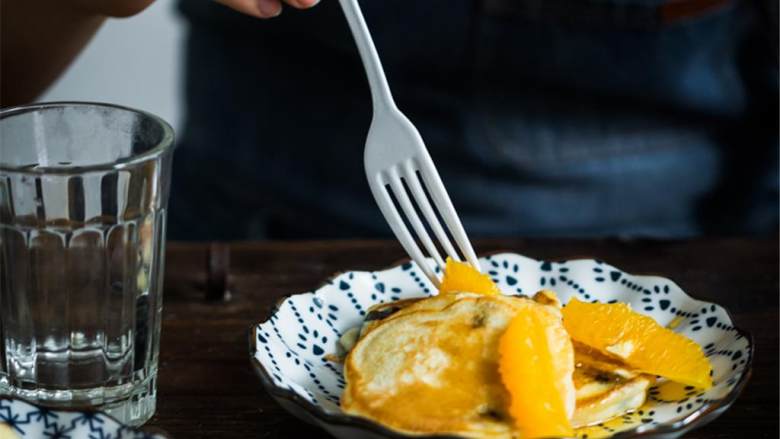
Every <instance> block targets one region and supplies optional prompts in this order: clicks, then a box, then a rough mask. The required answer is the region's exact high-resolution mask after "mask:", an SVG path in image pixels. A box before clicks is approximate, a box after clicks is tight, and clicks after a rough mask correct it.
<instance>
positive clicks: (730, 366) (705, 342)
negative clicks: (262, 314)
mask: <svg viewBox="0 0 780 439" xmlns="http://www.w3.org/2000/svg"><path fill="white" fill-rule="evenodd" d="M431 263H432V262H431ZM480 264H481V266H482V270H483V272H485V273H488V274H489V275H490V276H491V277H492V278H493V280H494V281H495V282H496V283H497V284H498V286H499V287H500V288H501V290H502V291H503V292H504V293H505V294H524V295H533V293H535V292H536V291H538V290H540V289H543V288H549V289H552V290H554V291H555V292H556V293H557V294H558V296H559V297H560V299H561V301H562V302H563V303H567V302H568V301H569V299H571V298H573V297H576V298H577V299H579V300H582V301H588V302H594V301H597V302H618V301H619V302H626V303H629V304H631V307H632V309H634V310H635V311H638V312H640V313H642V314H645V315H648V316H650V317H652V318H653V319H655V320H656V321H657V322H658V323H660V324H661V325H664V326H667V327H670V328H673V330H674V331H675V332H678V333H681V334H683V335H685V336H686V337H689V338H691V339H693V340H695V341H696V342H697V343H699V344H700V345H701V346H702V348H703V349H704V352H705V355H706V356H707V357H708V358H709V360H710V362H711V363H712V366H713V382H714V385H713V387H712V388H711V389H709V390H707V391H699V390H697V389H694V388H691V387H685V386H682V385H679V384H676V383H671V382H666V381H664V380H659V381H658V382H657V383H656V384H655V385H654V386H652V387H651V388H650V390H649V393H648V401H647V403H646V404H645V406H643V407H642V408H641V409H640V410H638V411H636V412H634V413H631V414H627V415H625V416H622V417H619V418H616V419H613V420H610V421H609V422H606V423H603V424H599V425H595V426H591V427H587V428H584V429H580V430H577V436H578V437H583V438H584V437H588V438H593V437H604V436H613V437H634V436H645V435H653V436H662V437H677V436H680V435H682V434H683V433H685V432H686V431H688V430H690V429H692V428H694V427H697V426H701V425H703V424H705V423H706V422H709V421H710V420H712V419H713V418H715V417H716V416H718V415H719V414H720V413H722V412H723V411H724V410H726V409H727V408H728V407H729V406H730V405H731V404H732V403H733V402H734V401H735V400H736V398H737V396H738V395H739V393H740V392H741V391H742V389H743V388H744V386H745V384H746V382H747V380H748V377H749V375H750V366H751V360H752V358H753V342H752V338H751V336H750V335H749V334H748V333H747V332H745V331H743V330H741V329H739V328H736V327H735V326H734V324H733V321H732V319H731V317H730V316H729V314H728V312H727V311H726V310H725V309H724V308H723V307H721V306H719V305H717V304H713V303H708V302H702V301H699V300H696V299H693V298H692V297H690V296H689V295H688V294H686V293H685V292H684V291H683V290H682V289H681V288H680V287H679V286H678V285H677V284H675V283H674V282H673V281H671V280H669V279H666V278H663V277H657V276H641V275H634V274H629V273H626V272H624V271H622V270H620V269H618V268H616V267H614V266H612V265H609V264H607V263H604V262H602V261H599V260H593V259H580V260H569V261H555V262H553V261H540V260H535V259H531V258H528V257H525V256H522V255H518V254H513V253H502V254H495V255H491V256H487V257H484V258H481V259H480ZM433 294H435V288H434V287H433V286H432V285H431V283H430V282H429V281H428V280H427V278H426V277H425V276H424V275H423V274H422V272H421V271H420V270H419V268H418V267H417V266H416V265H415V264H414V263H412V262H407V263H404V264H402V265H398V266H396V267H393V268H390V269H387V270H382V271H376V272H361V271H351V272H347V273H343V274H339V275H337V276H335V277H333V278H331V279H329V280H328V281H327V282H326V283H325V284H324V285H322V286H321V287H320V288H318V289H317V290H315V291H312V292H308V293H302V294H294V295H292V296H289V297H287V298H286V299H284V300H283V301H281V302H280V303H279V304H278V305H277V307H276V309H275V310H274V311H273V313H272V314H271V316H270V318H269V319H268V320H266V321H265V322H262V323H259V324H257V325H255V327H254V328H253V330H252V333H251V335H250V353H251V356H252V363H253V365H254V368H255V370H256V372H257V374H258V376H259V377H260V380H261V381H262V383H263V385H264V387H265V388H266V390H267V391H268V393H269V394H270V395H271V396H272V397H273V398H274V399H275V400H276V401H277V402H279V404H280V405H282V406H283V407H284V408H285V409H286V410H288V411H289V412H290V413H292V414H293V415H295V416H297V417H299V418H301V419H303V420H305V421H307V422H310V423H312V424H315V425H318V426H320V427H321V428H323V429H325V430H327V431H328V432H330V433H331V434H333V435H334V436H336V437H340V438H353V437H355V438H357V437H372V438H382V437H393V438H401V437H407V435H404V434H401V433H397V432H394V431H392V430H390V429H388V428H385V427H383V426H382V425H379V424H377V423H374V422H372V421H370V420H367V419H362V418H358V417H355V416H350V415H347V414H345V413H343V412H342V411H341V409H340V408H339V396H340V395H341V392H342V390H343V389H344V386H345V382H344V377H343V375H342V370H341V369H342V368H341V365H340V364H338V363H335V362H332V361H330V360H329V358H332V357H331V356H330V355H328V354H334V353H336V352H337V349H338V347H337V346H338V345H337V343H338V339H339V337H340V336H341V334H343V333H344V331H346V330H348V329H349V328H352V327H355V326H359V325H360V324H361V323H362V321H363V318H364V316H365V315H366V312H367V310H368V308H369V307H371V306H372V305H374V304H377V303H384V302H389V301H394V300H399V299H406V298H413V297H421V296H430V295H433ZM415 437H418V438H419V437H421V436H415ZM437 437H441V436H437Z"/></svg>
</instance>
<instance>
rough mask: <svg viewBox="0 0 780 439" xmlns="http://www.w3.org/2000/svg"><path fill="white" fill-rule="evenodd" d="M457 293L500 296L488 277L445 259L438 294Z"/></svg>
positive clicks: (499, 292)
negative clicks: (445, 262) (445, 263)
mask: <svg viewBox="0 0 780 439" xmlns="http://www.w3.org/2000/svg"><path fill="white" fill-rule="evenodd" d="M459 292H469V293H480V294H501V291H500V290H499V289H498V287H497V286H496V284H495V283H494V282H493V280H492V279H490V276H488V275H486V274H482V273H480V272H479V271H477V270H475V269H474V268H473V267H472V266H471V265H469V264H467V263H465V262H457V261H454V260H452V258H447V265H446V266H445V267H444V278H443V279H442V281H441V287H439V294H446V293H459Z"/></svg>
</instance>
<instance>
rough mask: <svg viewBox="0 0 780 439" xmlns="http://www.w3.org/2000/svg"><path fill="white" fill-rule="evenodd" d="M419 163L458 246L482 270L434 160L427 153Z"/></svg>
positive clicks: (430, 191)
mask: <svg viewBox="0 0 780 439" xmlns="http://www.w3.org/2000/svg"><path fill="white" fill-rule="evenodd" d="M418 164H419V165H420V175H422V178H423V182H424V183H425V187H426V188H427V189H428V193H429V194H430V195H431V198H432V199H433V203H434V204H435V205H436V207H437V208H438V209H439V213H440V214H441V217H442V219H443V220H444V223H445V224H447V227H449V230H450V234H451V235H452V238H453V239H454V240H455V242H456V243H457V244H458V248H460V251H461V252H463V256H465V258H466V260H467V261H468V262H469V263H470V264H471V265H472V266H473V267H474V268H475V269H477V270H478V271H482V270H481V269H480V266H479V260H478V259H477V255H476V253H474V248H472V247H471V242H469V238H468V236H466V231H465V230H464V229H463V224H461V222H460V218H458V214H457V213H456V212H455V206H453V205H452V201H451V200H450V197H449V195H447V190H446V189H445V188H444V184H443V183H442V181H441V177H439V173H438V171H436V167H435V166H434V165H433V160H431V157H430V156H429V155H427V154H425V155H424V156H423V157H420V159H419V161H418Z"/></svg>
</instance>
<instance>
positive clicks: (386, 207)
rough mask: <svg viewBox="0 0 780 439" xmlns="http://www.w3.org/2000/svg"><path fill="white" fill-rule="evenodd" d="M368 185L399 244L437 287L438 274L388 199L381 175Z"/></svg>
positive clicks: (391, 201) (438, 283)
mask: <svg viewBox="0 0 780 439" xmlns="http://www.w3.org/2000/svg"><path fill="white" fill-rule="evenodd" d="M369 186H370V187H371V192H373V194H374V198H375V199H376V202H377V204H378V205H379V210H381V211H382V214H383V215H384V216H385V218H386V219H387V223H388V225H390V228H391V229H392V230H393V233H395V236H396V238H398V241H399V242H400V243H401V246H402V247H403V248H404V250H406V253H408V254H409V255H410V256H411V257H412V259H413V260H414V261H415V262H416V263H417V265H418V266H419V267H420V269H421V270H422V271H423V273H425V275H426V276H427V277H428V279H430V281H431V282H432V283H433V285H434V286H435V287H436V288H438V287H439V285H440V284H441V282H440V281H439V278H438V276H436V274H435V273H434V272H433V270H431V267H430V266H429V265H428V263H427V261H426V260H425V256H424V255H423V254H422V251H420V247H419V246H418V245H417V243H416V242H415V241H414V238H412V235H411V233H409V229H407V228H406V225H405V224H404V221H403V219H402V218H401V216H400V215H399V214H398V210H396V208H395V205H394V204H393V200H392V199H390V194H389V193H388V191H387V188H386V187H385V183H384V182H383V181H382V179H381V177H380V176H379V175H377V176H376V177H375V181H373V182H371V184H369Z"/></svg>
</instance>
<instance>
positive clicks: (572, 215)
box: [169, 0, 778, 239]
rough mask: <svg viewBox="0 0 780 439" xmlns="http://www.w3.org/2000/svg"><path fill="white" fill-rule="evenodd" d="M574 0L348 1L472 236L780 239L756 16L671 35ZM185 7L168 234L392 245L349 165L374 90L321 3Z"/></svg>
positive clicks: (688, 25) (623, 10) (630, 12)
mask: <svg viewBox="0 0 780 439" xmlns="http://www.w3.org/2000/svg"><path fill="white" fill-rule="evenodd" d="M558 3H559V4H563V3H561V2H558ZM564 3H565V2H564ZM572 4H575V5H577V8H579V9H577V8H575V9H573V11H578V12H579V13H577V14H573V13H572V14H571V15H567V14H566V13H565V8H563V9H561V8H556V7H553V6H554V3H545V2H538V1H537V2H536V3H534V2H532V1H522V2H508V1H500V0H492V1H487V2H484V3H483V2H472V1H462V0H460V1H457V0H449V1H442V0H435V1H434V0H427V1H425V2H391V1H378V0H377V1H370V2H368V1H363V2H362V5H363V8H364V13H365V15H366V20H367V22H368V24H369V26H370V27H371V29H372V32H373V34H374V37H375V42H376V45H377V48H378V50H379V52H380V55H381V56H382V60H383V63H384V65H385V68H386V70H387V74H388V79H389V81H390V84H391V87H392V89H393V92H394V95H395V98H396V102H397V103H398V106H399V107H400V108H401V110H402V111H404V112H405V113H406V114H407V115H408V116H409V118H410V119H411V120H412V121H413V122H414V123H415V125H416V126H417V127H418V129H419V130H420V132H421V134H422V137H423V139H424V140H425V141H426V144H427V146H428V148H429V150H430V152H431V155H432V156H433V159H434V161H435V162H436V164H437V166H438V167H439V169H440V172H441V174H442V178H443V180H444V182H445V184H446V185H447V188H448V190H449V192H450V195H451V197H452V199H453V202H454V204H455V206H456V208H457V209H458V212H459V213H460V214H461V216H462V219H463V221H464V224H465V226H466V228H467V231H468V232H469V233H470V234H472V235H474V236H507V235H523V236H604V235H627V236H653V237H684V236H695V235H700V234H705V233H718V234H723V233H727V234H730V233H745V232H748V233H762V232H770V231H773V230H776V228H777V212H778V205H777V193H778V192H777V191H778V181H777V172H778V171H777V106H776V104H777V60H776V58H773V57H772V53H774V52H772V51H773V50H775V49H774V48H773V47H772V42H771V41H772V40H771V39H768V38H766V37H765V35H763V34H761V31H762V30H763V28H762V27H761V26H759V24H757V20H756V18H755V13H754V12H753V10H752V8H751V7H750V6H749V5H746V4H742V3H731V4H723V5H720V6H719V7H717V8H710V9H707V10H703V11H702V12H701V13H700V14H698V15H696V14H694V16H692V17H691V16H686V17H685V18H684V19H681V20H678V21H674V22H666V21H664V20H661V19H660V18H659V17H661V16H663V14H661V15H659V13H658V10H659V9H658V8H660V7H663V5H664V4H665V3H664V2H662V1H657V0H611V1H609V0H604V1H591V2H590V3H588V2H577V3H572ZM545 5H546V6H545ZM551 5H553V6H551ZM180 7H181V9H182V11H183V12H184V14H185V16H187V17H188V18H189V21H190V25H191V29H190V33H189V37H188V41H187V64H186V65H187V70H186V72H187V77H186V99H187V118H186V125H185V129H184V132H183V133H181V136H180V138H181V145H180V146H181V148H180V149H179V150H178V152H177V157H176V160H175V164H174V167H175V168H174V182H173V189H172V190H173V194H172V197H171V216H170V227H169V230H170V232H169V233H170V235H171V236H172V237H173V238H177V239H247V238H269V237H270V238H327V237H331V238H332V237H373V236H388V235H389V233H390V232H389V229H388V228H387V225H386V224H385V222H384V220H383V219H382V217H381V216H380V214H379V212H378V210H377V208H376V206H375V204H374V201H373V198H372V197H371V195H370V193H369V191H368V187H367V183H366V181H365V176H364V173H363V168H362V150H363V142H364V140H365V136H366V132H367V129H368V126H369V123H370V117H371V107H370V96H369V93H368V89H367V84H366V80H365V77H364V73H363V70H362V66H361V64H360V60H359V58H358V57H357V53H356V51H355V49H354V44H353V42H352V40H351V37H350V35H349V30H348V28H347V26H346V22H345V21H344V18H343V16H342V15H341V12H340V10H339V8H338V3H337V2H336V1H333V0H325V1H323V2H322V3H321V4H320V5H318V6H317V7H316V8H314V9H313V10H311V11H306V12H298V11H294V10H292V9H290V8H288V9H287V10H285V12H284V13H283V14H282V16H281V17H279V18H277V19H274V20H269V21H263V22H260V21H257V20H253V19H250V18H247V17H242V16H240V15H238V14H235V13H232V12H231V11H228V10H226V9H225V8H222V7H221V6H219V5H215V4H212V3H211V2H203V1H200V0H196V1H183V2H181V3H180ZM664 17H665V16H664ZM667 21H668V20H667Z"/></svg>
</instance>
